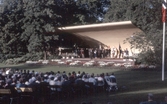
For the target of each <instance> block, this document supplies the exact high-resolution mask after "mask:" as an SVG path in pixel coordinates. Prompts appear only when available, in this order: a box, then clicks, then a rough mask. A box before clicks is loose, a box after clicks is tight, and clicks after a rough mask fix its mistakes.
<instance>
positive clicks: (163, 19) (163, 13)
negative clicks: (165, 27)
mask: <svg viewBox="0 0 167 104" xmlns="http://www.w3.org/2000/svg"><path fill="white" fill-rule="evenodd" d="M165 21H166V9H165V8H164V7H162V22H165Z"/></svg>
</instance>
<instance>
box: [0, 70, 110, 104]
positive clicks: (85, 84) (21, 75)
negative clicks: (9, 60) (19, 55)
mask: <svg viewBox="0 0 167 104" xmlns="http://www.w3.org/2000/svg"><path fill="white" fill-rule="evenodd" d="M109 76H110V75H109V74H108V73H106V74H104V73H102V74H97V75H94V73H92V74H89V73H85V72H82V73H81V72H80V71H78V72H75V71H73V72H72V73H66V72H65V71H63V72H60V71H58V72H56V73H55V72H53V71H51V72H45V73H42V72H35V71H29V70H21V69H10V68H4V69H1V70H0V89H3V88H4V89H7V88H9V89H12V90H13V91H14V90H15V89H19V88H22V87H31V88H33V89H35V90H34V92H35V94H34V101H35V102H36V104H37V103H39V102H45V101H46V100H47V99H50V98H48V97H49V96H50V97H52V94H53V95H54V92H55V90H56V91H57V92H60V93H61V96H60V97H61V98H63V97H66V96H73V97H75V96H79V95H81V94H85V95H88V94H91V93H98V92H99V91H102V90H103V89H104V88H105V87H106V86H107V84H106V82H105V77H109ZM112 77H113V75H112ZM55 86H59V87H55ZM55 88H56V89H55ZM16 91H17V92H19V90H16ZM63 92H64V93H63ZM57 94H58V93H57ZM39 98H40V99H39ZM40 104H42V103H40Z"/></svg>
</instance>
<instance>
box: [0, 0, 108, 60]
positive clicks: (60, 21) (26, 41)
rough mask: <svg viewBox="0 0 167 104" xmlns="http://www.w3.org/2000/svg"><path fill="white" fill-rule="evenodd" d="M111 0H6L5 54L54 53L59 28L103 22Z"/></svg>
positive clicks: (1, 36)
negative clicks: (102, 19)
mask: <svg viewBox="0 0 167 104" xmlns="http://www.w3.org/2000/svg"><path fill="white" fill-rule="evenodd" d="M108 2H109V1H108V0H90V1H88V0H84V1H82V0H5V2H4V3H3V4H1V6H2V5H3V7H5V8H4V11H3V12H2V13H1V14H0V15H1V16H0V46H1V47H0V50H1V51H2V53H3V54H6V55H9V54H14V55H15V56H16V55H18V54H20V53H21V54H27V53H31V54H32V55H33V54H36V53H37V52H39V53H41V52H42V53H43V56H44V59H46V58H47V57H46V56H47V52H50V51H51V50H52V51H53V50H54V49H53V48H55V44H56V42H54V41H55V40H57V39H58V33H59V32H57V27H61V26H69V25H78V24H88V23H94V22H101V19H100V18H102V16H103V15H104V14H105V13H106V10H103V8H106V7H107V6H108ZM53 34H54V35H53Z"/></svg>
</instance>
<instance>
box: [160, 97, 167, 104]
mask: <svg viewBox="0 0 167 104" xmlns="http://www.w3.org/2000/svg"><path fill="white" fill-rule="evenodd" d="M160 104H167V96H165V99H164V102H161V103H160Z"/></svg>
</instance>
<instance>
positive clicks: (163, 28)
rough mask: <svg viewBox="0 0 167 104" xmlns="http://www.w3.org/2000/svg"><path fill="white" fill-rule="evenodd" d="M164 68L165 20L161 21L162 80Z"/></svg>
mask: <svg viewBox="0 0 167 104" xmlns="http://www.w3.org/2000/svg"><path fill="white" fill-rule="evenodd" d="M164 70H165V22H163V47H162V81H164Z"/></svg>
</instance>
